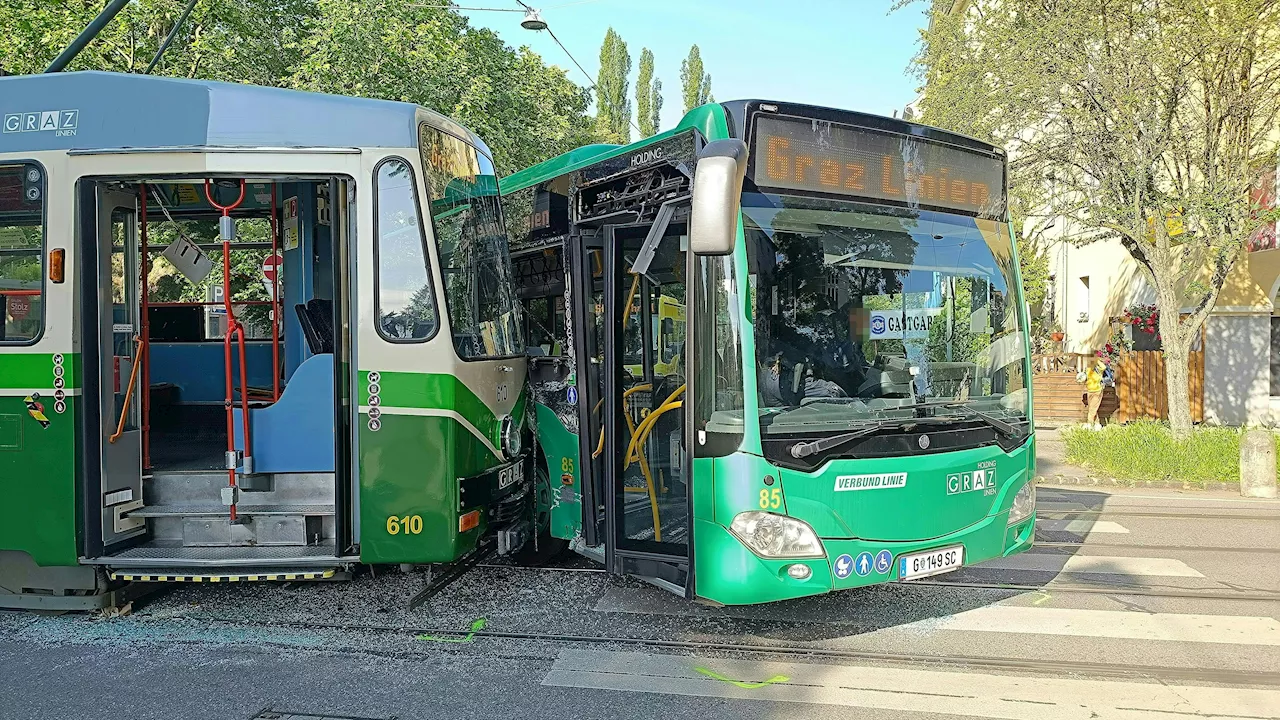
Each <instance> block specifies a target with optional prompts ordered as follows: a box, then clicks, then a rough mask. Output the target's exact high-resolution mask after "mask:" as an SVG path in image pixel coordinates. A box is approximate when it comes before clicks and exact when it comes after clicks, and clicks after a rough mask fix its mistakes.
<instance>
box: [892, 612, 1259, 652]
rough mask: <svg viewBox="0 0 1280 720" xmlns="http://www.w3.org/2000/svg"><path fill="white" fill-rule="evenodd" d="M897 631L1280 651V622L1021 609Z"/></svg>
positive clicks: (913, 625) (962, 614)
mask: <svg viewBox="0 0 1280 720" xmlns="http://www.w3.org/2000/svg"><path fill="white" fill-rule="evenodd" d="M893 630H969V631H976V632H1003V633H1030V634H1037V635H1074V636H1080V637H1101V638H1125V639H1132V640H1171V641H1175V642H1198V643H1225V644H1230V645H1272V646H1280V621H1277V620H1276V619H1275V618H1270V617H1247V616H1236V615H1190V614H1187V615H1184V614H1175V613H1137V612H1128V611H1123V610H1077V609H1070V608H1042V607H1020V606H1016V605H989V606H987V607H980V608H975V609H973V610H965V611H964V612H959V613H956V614H954V615H948V616H946V617H941V618H930V619H927V620H919V621H916V622H913V623H907V624H905V625H899V626H897V627H896V628H893Z"/></svg>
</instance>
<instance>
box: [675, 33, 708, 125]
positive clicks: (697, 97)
mask: <svg viewBox="0 0 1280 720" xmlns="http://www.w3.org/2000/svg"><path fill="white" fill-rule="evenodd" d="M680 87H681V96H682V97H683V98H684V111H685V112H689V111H690V110H692V109H694V108H696V107H698V106H700V105H706V104H707V103H709V102H712V101H713V100H714V98H712V97H711V73H709V72H706V71H705V69H704V68H703V67H702V51H701V50H699V49H698V46H697V45H694V46H693V47H691V48H689V57H687V58H685V59H684V61H683V62H681V63H680Z"/></svg>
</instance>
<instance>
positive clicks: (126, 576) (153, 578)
mask: <svg viewBox="0 0 1280 720" xmlns="http://www.w3.org/2000/svg"><path fill="white" fill-rule="evenodd" d="M336 572H337V568H328V569H326V570H304V571H294V572H275V573H273V572H265V573H264V572H255V573H202V574H199V575H150V574H143V573H140V572H137V571H134V570H112V571H111V573H110V575H111V579H112V580H130V581H133V582H172V583H178V582H184V583H225V582H262V581H266V580H328V579H329V578H331V577H333V575H334V573H336Z"/></svg>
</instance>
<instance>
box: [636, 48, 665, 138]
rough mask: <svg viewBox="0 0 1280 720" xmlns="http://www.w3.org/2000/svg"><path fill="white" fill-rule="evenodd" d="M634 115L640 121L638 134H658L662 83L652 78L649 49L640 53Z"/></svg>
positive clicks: (651, 54)
mask: <svg viewBox="0 0 1280 720" xmlns="http://www.w3.org/2000/svg"><path fill="white" fill-rule="evenodd" d="M636 114H637V115H638V116H639V118H638V119H639V121H640V134H641V135H642V136H644V137H653V136H654V135H657V134H658V127H659V125H660V124H661V120H660V116H661V115H662V81H661V80H658V79H655V78H654V77H653V52H652V51H651V50H649V48H644V49H642V50H641V51H640V76H639V77H638V78H636Z"/></svg>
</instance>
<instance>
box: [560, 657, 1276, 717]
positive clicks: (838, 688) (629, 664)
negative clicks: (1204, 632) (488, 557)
mask: <svg viewBox="0 0 1280 720" xmlns="http://www.w3.org/2000/svg"><path fill="white" fill-rule="evenodd" d="M698 667H702V668H706V669H711V670H713V671H714V673H715V674H716V675H719V676H721V677H725V678H731V679H733V680H737V681H740V682H743V681H745V682H747V683H749V684H754V683H756V682H759V681H762V680H765V679H769V678H775V677H777V676H784V677H786V678H787V679H786V681H784V682H774V683H771V684H768V685H764V686H761V687H753V688H745V687H740V686H739V685H737V684H734V683H730V682H723V681H721V680H718V679H715V678H713V677H708V676H707V675H704V674H702V673H700V672H698V671H697V670H696V669H695V668H698ZM542 684H543V685H550V686H557V687H573V688H587V689H596V690H620V691H631V692H648V693H662V694H668V695H689V696H701V697H716V698H730V699H739V700H761V701H774V702H801V703H815V704H822V705H835V706H843V707H862V708H876V709H882V710H900V711H907V712H934V713H944V714H947V715H959V716H967V717H983V718H1004V719H1007V720H1025V718H1029V717H1035V718H1038V719H1040V720H1081V719H1082V718H1089V717H1104V718H1117V719H1120V720H1155V719H1156V718H1165V719H1167V718H1169V717H1189V716H1194V715H1200V714H1203V715H1212V716H1218V717H1220V716H1233V717H1249V718H1280V691H1277V690H1260V689H1249V688H1238V687H1205V686H1193V685H1170V684H1166V683H1159V682H1150V683H1146V682H1133V681H1106V680H1077V679H1064V678H1057V677H1048V676H1037V677H1021V676H1013V675H996V674H988V673H974V672H945V671H936V670H911V669H905V668H900V667H884V666H880V665H876V666H871V665H826V664H817V663H778V662H754V661H749V660H729V659H706V658H691V657H687V656H680V655H662V654H652V653H638V652H611V651H602V650H580V649H575V648H568V649H565V650H562V651H561V652H560V654H559V656H558V657H557V658H556V661H555V663H554V664H553V665H552V667H551V670H550V671H549V672H548V673H547V675H546V677H544V678H543V680H542Z"/></svg>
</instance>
